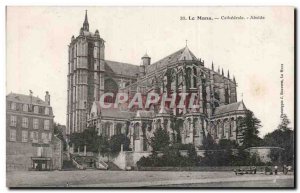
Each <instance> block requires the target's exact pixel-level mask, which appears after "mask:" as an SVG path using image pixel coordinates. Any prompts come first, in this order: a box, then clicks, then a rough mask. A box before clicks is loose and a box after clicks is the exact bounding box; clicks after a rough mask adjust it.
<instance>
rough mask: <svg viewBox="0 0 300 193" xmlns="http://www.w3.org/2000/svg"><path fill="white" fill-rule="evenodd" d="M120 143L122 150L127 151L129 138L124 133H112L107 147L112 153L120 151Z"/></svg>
mask: <svg viewBox="0 0 300 193" xmlns="http://www.w3.org/2000/svg"><path fill="white" fill-rule="evenodd" d="M121 144H123V150H124V151H128V150H129V145H130V139H128V137H126V136H125V135H124V134H119V135H114V136H112V137H111V139H110V140H109V148H110V150H111V152H112V153H118V152H120V151H121Z"/></svg>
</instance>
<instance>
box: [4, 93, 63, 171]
mask: <svg viewBox="0 0 300 193" xmlns="http://www.w3.org/2000/svg"><path fill="white" fill-rule="evenodd" d="M53 118H54V115H53V111H52V107H51V105H50V94H49V92H46V94H45V100H42V99H40V98H39V97H35V96H33V95H32V92H30V95H23V94H16V93H10V94H8V95H7V96H6V155H7V156H6V159H7V163H6V165H7V170H28V169H33V170H51V169H61V165H62V160H61V156H62V152H61V150H62V149H61V147H62V144H61V141H60V140H59V139H58V138H56V137H55V136H54V135H53Z"/></svg>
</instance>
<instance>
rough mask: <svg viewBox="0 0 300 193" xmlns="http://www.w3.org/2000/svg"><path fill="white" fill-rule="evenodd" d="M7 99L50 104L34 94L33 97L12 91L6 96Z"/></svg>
mask: <svg viewBox="0 0 300 193" xmlns="http://www.w3.org/2000/svg"><path fill="white" fill-rule="evenodd" d="M6 100H7V101H12V102H16V103H23V104H33V105H39V106H49V105H48V104H47V103H46V102H45V101H43V100H42V99H40V98H39V97H35V96H32V99H31V97H30V95H24V94H16V93H10V94H8V95H7V96H6ZM31 100H32V101H31Z"/></svg>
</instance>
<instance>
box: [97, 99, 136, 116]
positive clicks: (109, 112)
mask: <svg viewBox="0 0 300 193" xmlns="http://www.w3.org/2000/svg"><path fill="white" fill-rule="evenodd" d="M94 103H95V105H96V108H97V113H101V116H103V117H114V118H121V119H130V118H133V117H134V116H135V112H129V111H121V110H120V109H119V108H101V106H100V103H99V101H94ZM92 108H94V104H93V107H92Z"/></svg>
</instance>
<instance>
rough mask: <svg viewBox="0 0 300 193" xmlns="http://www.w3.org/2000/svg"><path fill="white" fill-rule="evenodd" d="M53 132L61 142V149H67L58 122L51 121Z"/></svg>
mask: <svg viewBox="0 0 300 193" xmlns="http://www.w3.org/2000/svg"><path fill="white" fill-rule="evenodd" d="M53 133H54V135H55V136H56V137H57V138H59V139H60V140H61V141H62V142H63V149H64V150H66V149H67V142H66V139H65V138H64V135H63V131H62V128H61V127H60V125H59V123H55V122H54V123H53Z"/></svg>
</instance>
